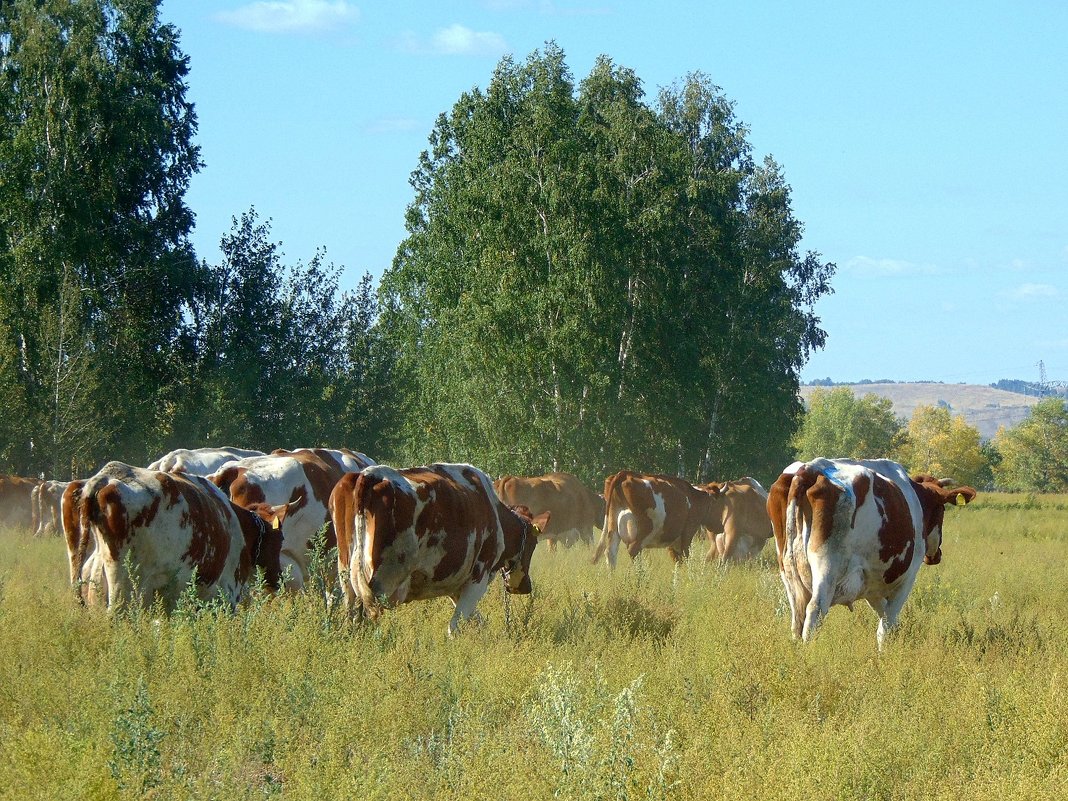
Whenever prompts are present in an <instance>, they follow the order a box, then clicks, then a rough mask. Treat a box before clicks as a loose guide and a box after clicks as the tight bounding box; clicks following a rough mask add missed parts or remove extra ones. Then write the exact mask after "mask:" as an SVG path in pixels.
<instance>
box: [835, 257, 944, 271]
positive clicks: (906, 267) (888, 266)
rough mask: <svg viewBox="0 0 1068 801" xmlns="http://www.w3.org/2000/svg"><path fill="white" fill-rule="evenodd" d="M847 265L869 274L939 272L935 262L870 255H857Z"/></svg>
mask: <svg viewBox="0 0 1068 801" xmlns="http://www.w3.org/2000/svg"><path fill="white" fill-rule="evenodd" d="M845 267H846V269H848V270H856V271H857V272H860V273H866V274H868V275H921V274H922V275H931V274H934V273H937V272H939V269H938V268H937V267H936V266H935V265H933V264H919V263H917V262H914V261H904V260H903V259H873V258H871V257H869V256H855V257H854V258H852V259H850V260H849V261H847V262H846V263H845Z"/></svg>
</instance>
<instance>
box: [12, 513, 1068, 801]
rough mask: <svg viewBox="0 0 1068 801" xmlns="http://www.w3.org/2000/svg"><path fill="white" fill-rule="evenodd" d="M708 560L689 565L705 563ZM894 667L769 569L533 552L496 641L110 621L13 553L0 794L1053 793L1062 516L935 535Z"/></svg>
mask: <svg viewBox="0 0 1068 801" xmlns="http://www.w3.org/2000/svg"><path fill="white" fill-rule="evenodd" d="M701 550H703V548H702V549H701ZM943 550H944V553H945V558H944V561H943V564H941V565H939V566H937V567H925V568H924V569H923V570H922V571H921V574H920V579H919V581H918V583H917V586H916V588H915V590H914V592H913V594H912V597H911V598H910V600H909V602H908V603H907V604H906V606H905V611H904V614H903V616H902V625H901V632H900V635H899V636H898V637H897V638H896V639H895V640H893V641H892V642H890V644H889V645H888V647H887V648H886V650H885V651H884V652H883V653H881V654H880V653H878V652H877V650H876V645H875V627H876V618H875V615H874V613H872V612H871V610H870V609H869V608H868V607H867V606H866V605H858V606H857V610H856V611H855V612H854V613H852V614H850V613H849V612H848V611H847V610H846V609H844V608H842V607H835V608H834V609H833V610H832V612H831V614H830V615H829V617H828V619H827V621H826V624H825V626H824V628H823V629H822V631H821V633H820V635H819V636H818V637H817V638H816V640H815V641H814V642H813V643H811V644H810V645H808V646H804V647H802V646H801V645H800V644H798V643H795V642H792V641H791V640H790V637H789V626H788V621H787V613H788V610H787V607H786V602H785V597H784V593H783V590H782V586H781V583H780V581H779V578H778V574H777V572H776V571H775V569H774V567H773V565H774V559H773V551H772V547H771V545H769V546H768V547H767V548H766V549H765V551H764V553H763V555H762V558H761V561H759V562H758V563H756V564H752V565H745V566H740V567H731V568H729V569H723V568H720V567H718V566H715V565H706V564H705V563H704V562H703V561H702V559H701V558H700V556H701V555H702V554H695V556H696V558H693V559H691V560H690V561H689V563H687V564H686V565H685V566H683V567H682V568H681V569H679V570H678V571H673V570H672V568H671V566H670V562H669V560H668V558H667V555H666V554H665V553H663V552H657V551H652V552H647V553H646V554H644V555H643V556H642V557H641V558H640V559H639V560H638V561H637V562H635V563H633V564H632V563H630V562H629V560H627V559H626V557H625V556H624V557H623V558H622V559H621V561H620V567H619V568H618V569H617V570H616V571H615V572H614V573H609V571H608V569H607V568H606V567H605V566H604V565H598V566H591V565H589V564H588V560H589V556H590V551H589V550H587V549H585V548H581V547H580V548H576V549H573V550H570V551H559V552H557V553H555V554H553V553H549V552H548V551H544V552H542V551H541V550H540V549H539V552H538V553H536V554H535V561H534V566H533V570H532V575H533V579H534V584H535V594H534V595H533V596H531V597H529V598H516V597H513V598H512V599H511V603H510V605H509V607H508V612H507V614H506V613H505V606H504V603H503V600H502V593H501V590H500V587H499V585H495V586H494V587H493V588H491V590H490V592H489V593H488V594H487V596H486V597H485V598H484V599H483V601H482V603H481V605H480V609H481V612H482V614H483V616H484V623H483V624H482V625H478V626H470V627H468V628H466V629H465V630H463V631H462V632H461V634H460V636H459V637H458V638H456V639H454V640H452V641H448V640H446V638H445V629H446V625H447V623H448V619H449V616H450V614H451V604H449V603H448V601H445V600H441V601H437V602H427V603H418V604H412V605H409V606H407V607H402V608H400V609H398V610H395V611H392V612H387V613H386V614H385V615H384V617H383V618H382V620H381V621H380V623H379V624H377V625H375V624H369V623H365V624H359V625H355V626H353V625H349V624H347V623H344V622H343V621H341V620H340V619H338V617H336V616H333V615H331V614H328V613H327V612H326V611H325V609H324V606H323V604H322V603H321V602H320V601H318V600H317V599H315V598H314V597H310V596H304V597H298V598H278V599H271V600H268V599H264V598H259V599H254V600H253V601H251V602H250V603H248V604H247V605H246V606H245V607H244V608H242V609H241V610H239V611H238V613H237V614H234V615H230V614H219V613H215V612H212V611H211V610H194V609H190V608H187V609H184V610H182V611H180V612H179V613H177V614H175V615H173V616H171V617H169V618H162V619H161V618H160V617H159V616H158V615H156V614H153V613H152V612H145V613H136V612H134V613H127V614H125V615H124V616H121V617H116V618H114V619H111V618H109V617H108V615H107V614H106V613H104V612H102V611H101V610H83V609H81V608H79V607H78V606H77V604H76V602H75V601H74V599H73V597H72V595H71V591H70V589H69V587H68V586H67V578H66V575H67V567H66V557H65V553H64V549H63V544H62V542H61V540H59V539H51V540H34V539H31V538H30V537H29V536H28V535H26V534H23V533H21V532H2V533H0V565H2V567H0V631H2V632H3V645H2V653H3V655H2V658H0V754H2V755H3V758H2V759H0V798H3V799H26V798H76V799H111V798H146V797H151V798H154V799H187V798H204V799H208V798H217V799H263V798H284V799H308V801H312V800H313V799H314V801H323V800H324V799H334V798H338V799H340V798H345V799H348V798H361V799H405V798H412V799H434V801H444V800H445V799H465V800H466V799H488V798H494V799H547V798H553V797H559V798H574V799H578V798H582V799H586V798H589V799H655V798H680V799H712V798H715V799H773V798H774V799H779V798H781V799H805V801H813V799H913V798H915V799H952V801H963V800H964V799H1010V798H1020V799H1057V800H1058V801H1060V800H1061V799H1064V798H1066V797H1068V625H1066V623H1065V614H1066V612H1068V498H1066V497H1064V496H1060V497H1051V496H1047V497H1039V498H1037V499H1035V498H1022V497H1013V496H997V495H981V496H980V497H979V500H977V501H976V502H975V503H974V504H972V505H971V506H969V507H967V508H965V509H959V510H955V509H951V510H949V511H948V512H947V523H946V538H945V544H944V546H943Z"/></svg>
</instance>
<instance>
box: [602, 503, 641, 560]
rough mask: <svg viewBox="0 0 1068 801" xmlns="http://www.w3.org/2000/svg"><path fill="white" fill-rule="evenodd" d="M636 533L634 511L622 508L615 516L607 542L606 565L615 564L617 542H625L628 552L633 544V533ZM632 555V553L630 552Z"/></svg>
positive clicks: (632, 555)
mask: <svg viewBox="0 0 1068 801" xmlns="http://www.w3.org/2000/svg"><path fill="white" fill-rule="evenodd" d="M636 533H637V527H636V526H635V524H634V513H633V512H631V511H630V510H629V509H624V510H623V511H622V512H620V513H619V517H617V518H616V525H615V528H614V529H613V531H612V533H611V539H610V540H609V542H608V565H609V567H615V566H616V559H617V558H618V556H619V543H620V542H626V543H627V550H628V552H630V549H631V547H632V545H633V544H634V535H635V534H636ZM638 550H641V545H638ZM630 555H631V557H632V558H633V557H634V553H631V554H630Z"/></svg>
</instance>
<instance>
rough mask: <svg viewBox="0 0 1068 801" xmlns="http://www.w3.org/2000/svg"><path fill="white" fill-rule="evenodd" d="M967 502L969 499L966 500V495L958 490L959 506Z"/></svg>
mask: <svg viewBox="0 0 1068 801" xmlns="http://www.w3.org/2000/svg"><path fill="white" fill-rule="evenodd" d="M966 503H967V501H966V500H964V496H963V495H962V494H961V493H959V492H958V493H957V506H964V504H966Z"/></svg>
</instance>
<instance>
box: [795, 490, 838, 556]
mask: <svg viewBox="0 0 1068 801" xmlns="http://www.w3.org/2000/svg"><path fill="white" fill-rule="evenodd" d="M798 475H800V472H799V473H798ZM844 496H845V491H844V490H843V489H842V488H841V487H839V486H838V485H837V484H835V483H834V482H833V481H831V480H830V479H829V478H827V476H825V475H823V474H822V473H821V474H819V475H817V476H816V479H815V481H813V482H812V484H811V486H810V487H809V488H808V489H807V490H806V491H805V497H806V498H807V499H808V503H809V506H810V507H811V509H812V518H811V519H812V522H811V524H810V526H809V539H808V547H809V550H811V551H818V550H820V549H821V548H823V546H824V545H825V544H826V543H827V542H829V541H830V539H831V538H832V537H833V536H834V515H835V509H836V508H837V506H838V504H839V503H840V502H841V501H842V499H843V498H844Z"/></svg>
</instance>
